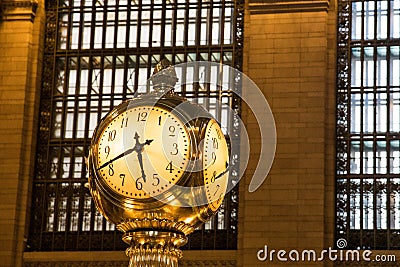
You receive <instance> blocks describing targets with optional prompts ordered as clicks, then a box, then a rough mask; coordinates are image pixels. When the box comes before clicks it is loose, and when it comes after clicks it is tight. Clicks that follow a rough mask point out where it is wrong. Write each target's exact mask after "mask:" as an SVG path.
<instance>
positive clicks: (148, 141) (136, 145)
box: [133, 132, 153, 182]
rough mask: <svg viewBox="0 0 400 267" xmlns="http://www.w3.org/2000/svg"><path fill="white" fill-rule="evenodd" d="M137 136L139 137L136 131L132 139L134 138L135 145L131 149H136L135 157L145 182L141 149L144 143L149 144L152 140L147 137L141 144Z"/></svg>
mask: <svg viewBox="0 0 400 267" xmlns="http://www.w3.org/2000/svg"><path fill="white" fill-rule="evenodd" d="M139 138H140V137H139V135H138V133H137V132H135V137H134V139H135V140H136V143H135V146H134V147H133V149H134V150H135V151H136V153H137V157H138V161H139V166H140V170H141V172H142V178H143V181H144V182H146V174H145V173H144V169H143V157H142V150H143V147H144V146H145V145H150V144H151V142H153V140H149V139H147V140H146V141H145V142H144V143H142V144H141V143H140V142H139Z"/></svg>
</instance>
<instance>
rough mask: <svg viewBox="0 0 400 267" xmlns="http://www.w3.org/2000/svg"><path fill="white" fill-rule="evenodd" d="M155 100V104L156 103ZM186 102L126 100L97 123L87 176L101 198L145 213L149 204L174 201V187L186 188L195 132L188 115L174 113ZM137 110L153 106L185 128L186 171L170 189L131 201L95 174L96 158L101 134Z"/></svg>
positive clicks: (175, 193) (191, 165) (192, 156)
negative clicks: (175, 119) (98, 191)
mask: <svg viewBox="0 0 400 267" xmlns="http://www.w3.org/2000/svg"><path fill="white" fill-rule="evenodd" d="M157 100H158V101H157ZM185 101H187V100H186V99H184V98H177V97H176V96H174V97H173V98H168V97H163V98H161V99H158V98H157V97H156V96H155V97H154V98H150V97H148V96H147V97H146V98H135V99H131V100H127V101H124V102H122V103H121V104H120V105H118V106H117V107H115V108H114V109H113V110H111V111H110V112H109V113H107V114H106V116H104V118H103V119H102V120H101V121H100V123H99V124H98V126H97V127H96V129H95V131H94V132H93V137H92V142H91V147H90V150H89V165H90V166H89V168H90V173H91V175H90V176H93V177H91V178H92V180H93V182H94V183H95V187H97V188H98V189H99V190H100V191H101V192H103V193H105V194H104V195H105V196H106V197H107V198H108V199H109V200H111V201H112V202H113V203H114V204H117V205H119V206H122V207H126V206H130V207H133V205H134V207H135V209H136V210H137V209H148V208H149V206H148V205H149V204H150V203H158V204H156V205H158V206H161V205H163V204H165V203H164V202H168V201H167V200H170V199H172V198H177V194H179V193H177V192H175V191H176V190H175V191H174V190H173V188H174V185H178V186H187V185H188V182H189V180H190V178H191V176H192V175H193V174H194V172H192V170H193V169H194V167H195V166H194V162H195V161H194V160H193V158H194V157H195V156H196V154H197V140H196V138H195V134H194V132H195V130H194V127H195V125H193V123H192V120H191V119H190V114H187V113H186V112H185V111H184V110H180V109H177V108H176V107H177V104H179V103H180V102H185ZM141 106H147V107H148V106H154V107H155V108H161V109H163V110H165V111H167V112H171V113H173V115H174V116H176V117H177V118H178V119H179V120H180V121H181V123H182V125H183V126H184V127H185V131H186V132H187V134H188V139H189V140H188V141H189V146H188V158H189V161H188V165H187V167H186V169H185V170H184V171H183V174H182V175H181V176H180V177H179V178H178V179H177V181H175V183H173V184H172V185H171V187H170V188H168V189H166V190H165V191H163V192H161V193H160V194H157V195H154V196H149V197H147V198H135V197H131V196H129V195H125V194H121V193H118V192H117V191H116V190H115V189H114V188H112V187H111V186H110V185H109V184H108V183H107V182H106V181H105V180H104V179H103V178H102V176H101V175H100V173H99V171H98V170H97V168H98V166H97V160H98V159H97V158H96V155H97V153H98V148H99V141H100V139H101V137H102V133H103V132H104V130H105V129H106V128H107V127H108V125H109V124H110V123H111V122H112V121H113V120H114V119H115V118H116V117H117V116H119V115H121V114H123V113H125V112H126V111H128V110H129V109H133V108H137V107H141Z"/></svg>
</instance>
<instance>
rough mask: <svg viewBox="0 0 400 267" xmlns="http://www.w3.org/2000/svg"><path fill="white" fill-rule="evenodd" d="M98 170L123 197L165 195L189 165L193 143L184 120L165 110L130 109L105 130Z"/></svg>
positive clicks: (96, 164) (101, 136)
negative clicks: (191, 143)
mask: <svg viewBox="0 0 400 267" xmlns="http://www.w3.org/2000/svg"><path fill="white" fill-rule="evenodd" d="M97 144H98V149H97V155H94V156H95V157H96V160H95V168H96V171H97V173H98V175H99V176H100V179H103V180H104V181H105V183H106V184H107V185H108V187H109V188H110V189H111V190H113V191H115V192H116V193H118V194H119V195H122V196H124V197H130V198H135V199H147V198H150V197H153V196H157V195H160V194H162V193H164V192H166V191H167V190H168V189H169V188H171V187H172V185H173V184H175V183H177V182H178V181H179V179H180V178H181V177H182V175H183V173H184V171H185V169H186V167H187V165H188V163H189V149H190V139H189V134H188V131H187V129H186V127H185V126H184V124H183V123H182V122H181V120H180V119H179V118H178V117H177V116H176V115H174V114H173V113H171V112H169V111H168V110H166V109H163V108H160V107H152V106H140V107H133V108H129V109H127V110H126V111H124V112H122V113H120V114H119V115H118V116H116V117H115V118H114V119H113V120H112V121H110V122H109V124H108V125H107V126H106V127H104V128H103V131H102V132H101V134H100V135H99V138H98V140H97Z"/></svg>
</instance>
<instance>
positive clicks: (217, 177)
mask: <svg viewBox="0 0 400 267" xmlns="http://www.w3.org/2000/svg"><path fill="white" fill-rule="evenodd" d="M225 166H226V169H225V171H223V172H221V173H220V174H218V175H216V176H215V178H213V180H214V181H215V180H217V179H219V178H221V177H222V176H223V175H224V174H226V173H227V172H229V171H230V169H231V167H230V166H229V164H228V162H227V163H226V164H225Z"/></svg>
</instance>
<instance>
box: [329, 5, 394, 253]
mask: <svg viewBox="0 0 400 267" xmlns="http://www.w3.org/2000/svg"><path fill="white" fill-rule="evenodd" d="M338 27H339V28H338V91H337V162H336V163H337V165H336V177H337V180H336V196H337V201H336V237H337V239H339V238H344V239H346V240H347V243H348V248H361V249H399V248H400V76H399V75H400V53H399V52H400V1H399V0H371V1H358V0H342V1H339V17H338Z"/></svg>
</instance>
